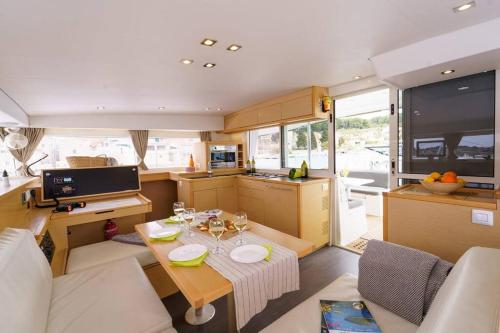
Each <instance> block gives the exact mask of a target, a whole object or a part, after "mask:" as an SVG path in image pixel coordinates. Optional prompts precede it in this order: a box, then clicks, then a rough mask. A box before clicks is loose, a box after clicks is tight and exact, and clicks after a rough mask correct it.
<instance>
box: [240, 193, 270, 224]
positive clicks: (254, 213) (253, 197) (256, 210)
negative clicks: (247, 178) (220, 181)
mask: <svg viewBox="0 0 500 333" xmlns="http://www.w3.org/2000/svg"><path fill="white" fill-rule="evenodd" d="M238 210H239V211H242V212H245V213H247V217H248V219H249V220H251V221H254V222H257V223H262V224H264V216H265V215H264V210H265V205H264V191H262V190H257V189H250V188H246V187H238Z"/></svg>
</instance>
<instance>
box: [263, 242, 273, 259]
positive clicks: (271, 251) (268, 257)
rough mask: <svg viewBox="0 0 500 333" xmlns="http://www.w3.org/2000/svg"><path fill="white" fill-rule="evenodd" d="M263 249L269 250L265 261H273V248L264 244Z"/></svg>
mask: <svg viewBox="0 0 500 333" xmlns="http://www.w3.org/2000/svg"><path fill="white" fill-rule="evenodd" d="M262 246H263V247H265V248H266V249H267V252H268V253H269V254H268V255H267V257H265V258H264V260H265V261H271V254H273V247H272V245H271V244H262Z"/></svg>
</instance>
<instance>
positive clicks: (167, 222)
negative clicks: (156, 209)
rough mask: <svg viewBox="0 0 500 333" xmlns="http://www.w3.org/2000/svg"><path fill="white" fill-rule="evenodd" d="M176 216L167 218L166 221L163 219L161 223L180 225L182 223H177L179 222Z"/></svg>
mask: <svg viewBox="0 0 500 333" xmlns="http://www.w3.org/2000/svg"><path fill="white" fill-rule="evenodd" d="M174 217H175V216H170V217H169V218H166V219H163V220H161V222H163V223H165V224H178V223H180V222H181V221H177V220H174V219H173V218H174Z"/></svg>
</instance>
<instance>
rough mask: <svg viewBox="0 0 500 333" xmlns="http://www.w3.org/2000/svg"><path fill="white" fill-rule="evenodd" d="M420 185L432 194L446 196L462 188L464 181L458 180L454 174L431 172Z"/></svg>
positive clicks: (450, 172)
mask: <svg viewBox="0 0 500 333" xmlns="http://www.w3.org/2000/svg"><path fill="white" fill-rule="evenodd" d="M420 184H422V186H423V187H424V188H425V189H427V190H429V191H431V192H432V193H434V194H440V195H447V194H450V193H451V192H455V191H457V190H459V189H461V188H462V187H464V186H465V181H464V180H463V179H462V178H458V177H457V174H456V173H455V172H453V171H447V172H445V173H443V174H440V173H439V172H433V173H431V174H430V175H428V176H427V177H425V179H424V180H421V181H420Z"/></svg>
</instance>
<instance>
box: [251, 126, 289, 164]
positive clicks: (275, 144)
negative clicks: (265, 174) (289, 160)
mask: <svg viewBox="0 0 500 333" xmlns="http://www.w3.org/2000/svg"><path fill="white" fill-rule="evenodd" d="M248 143H249V144H248V146H249V151H250V155H249V158H250V159H252V158H254V159H255V167H256V168H258V169H280V168H281V155H280V151H281V149H280V146H281V139H280V127H278V126H276V127H269V128H261V129H256V130H252V131H249V132H248Z"/></svg>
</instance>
